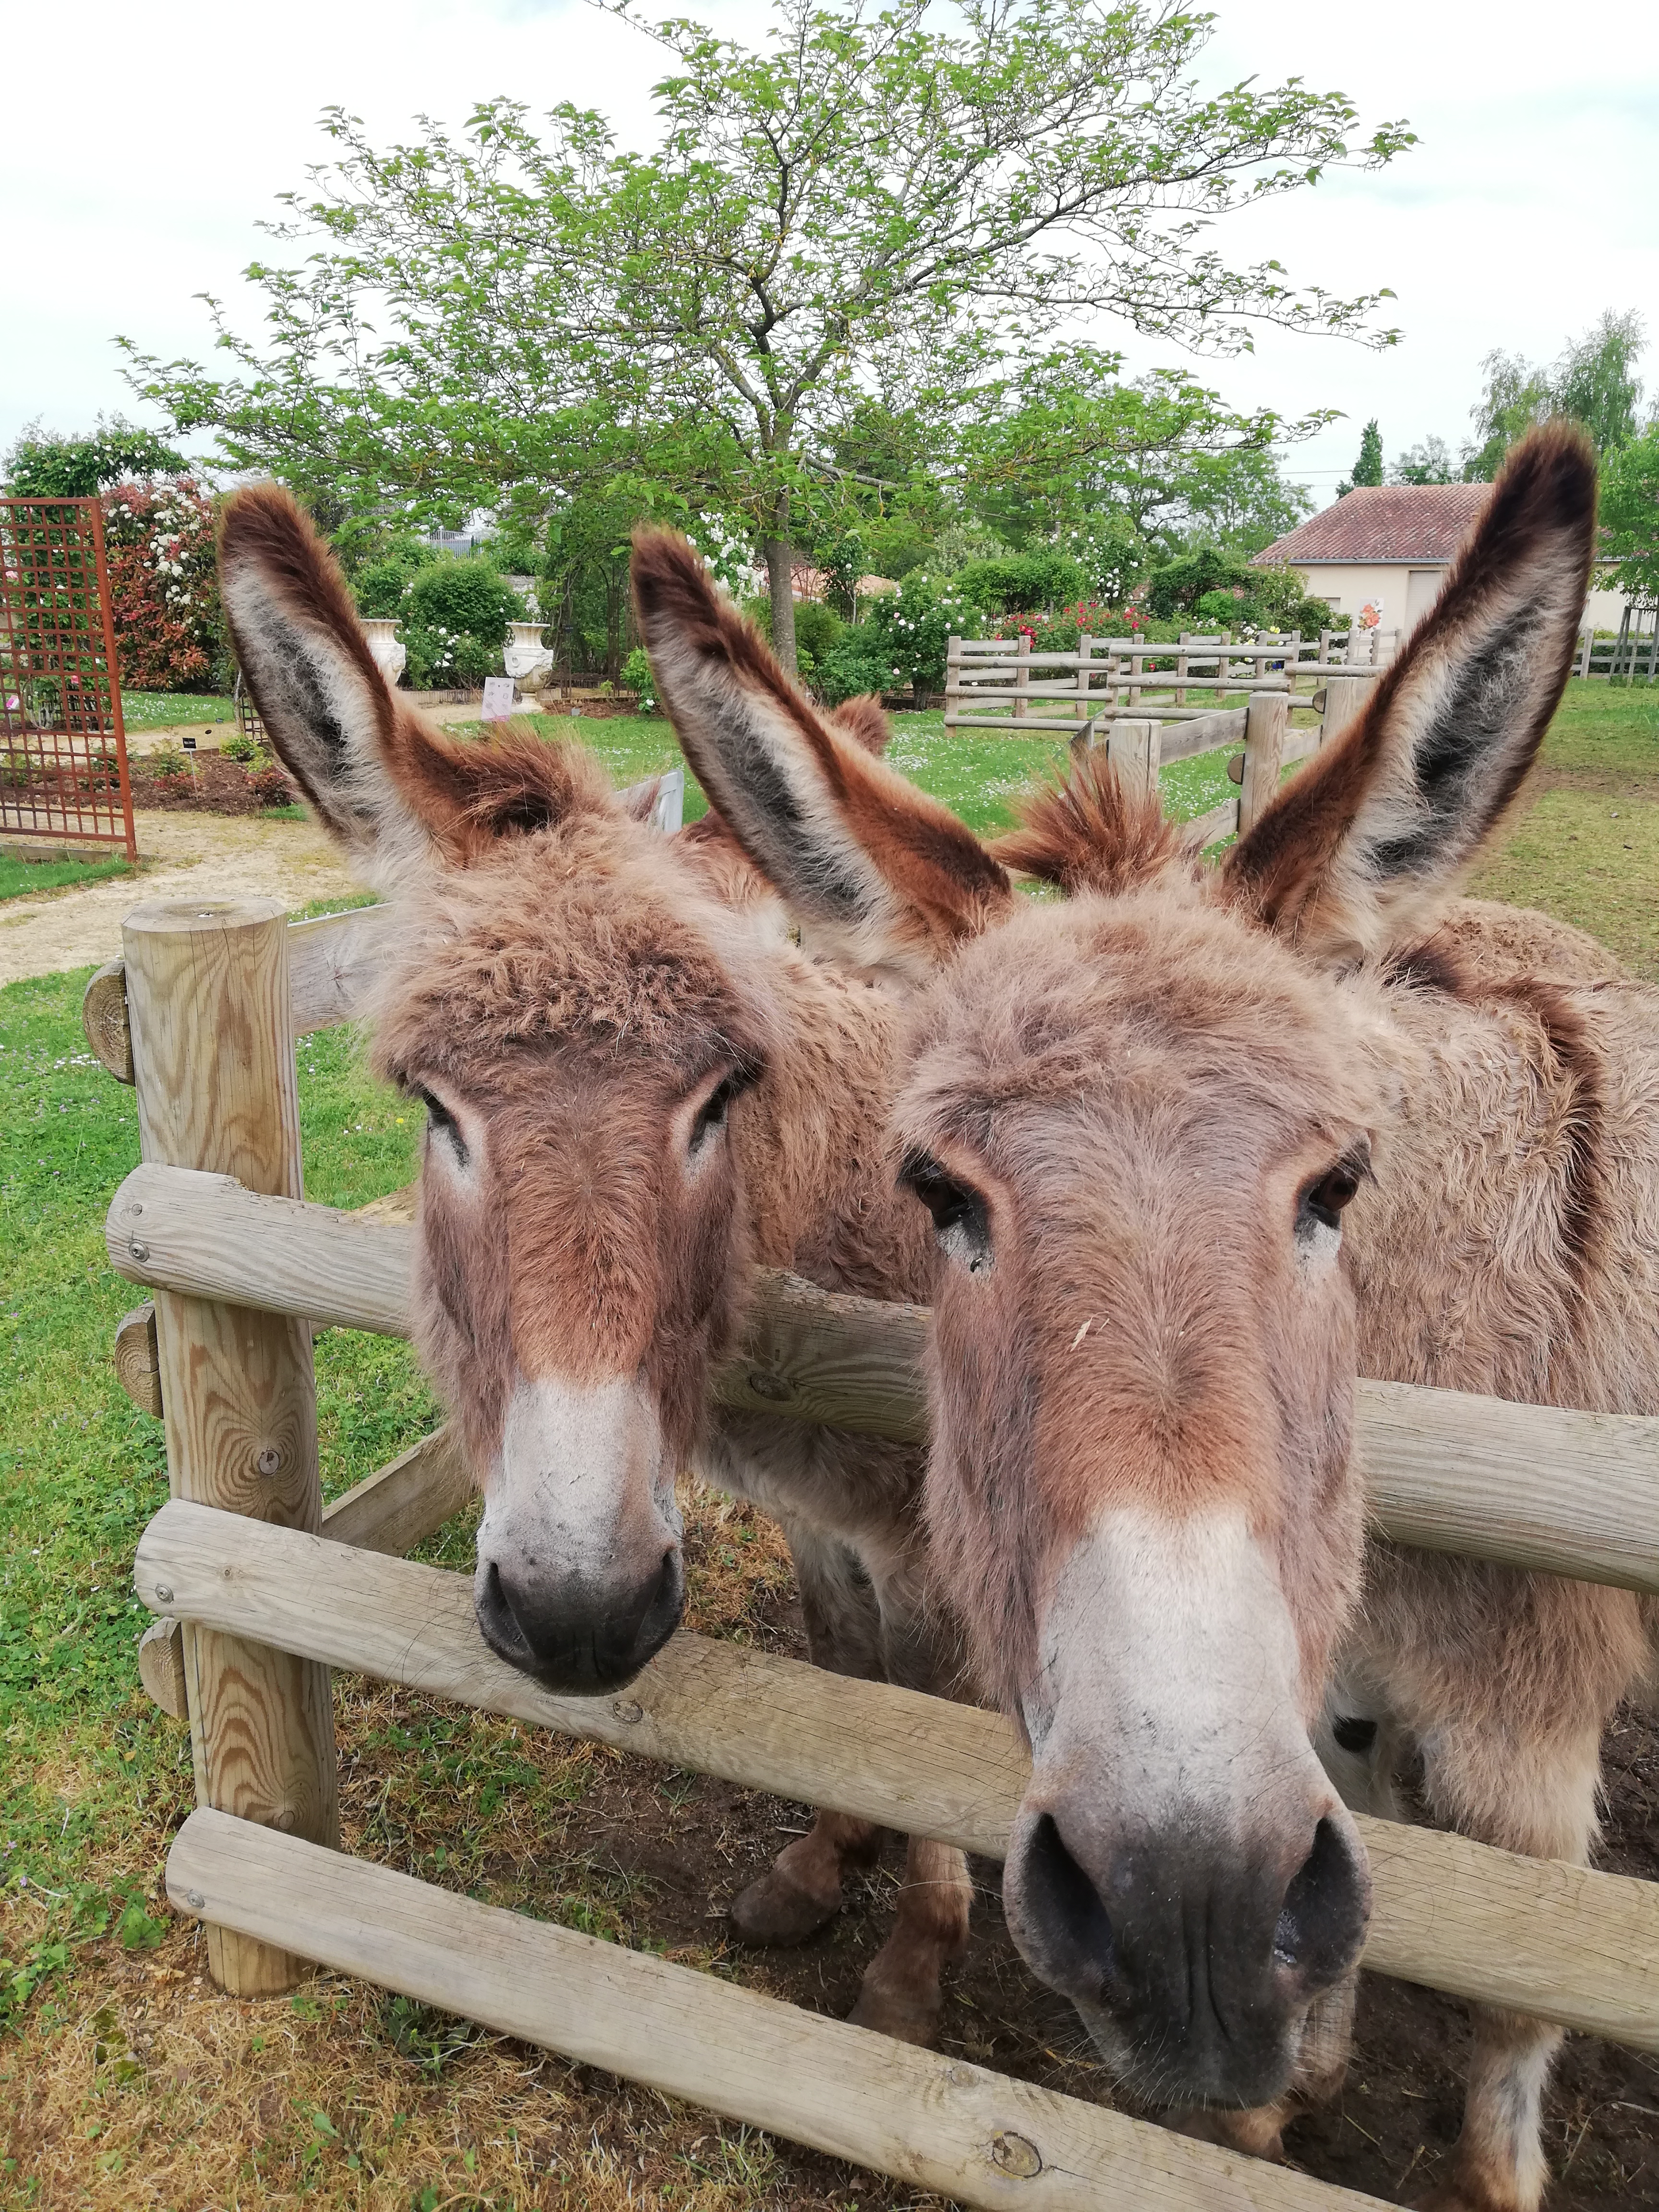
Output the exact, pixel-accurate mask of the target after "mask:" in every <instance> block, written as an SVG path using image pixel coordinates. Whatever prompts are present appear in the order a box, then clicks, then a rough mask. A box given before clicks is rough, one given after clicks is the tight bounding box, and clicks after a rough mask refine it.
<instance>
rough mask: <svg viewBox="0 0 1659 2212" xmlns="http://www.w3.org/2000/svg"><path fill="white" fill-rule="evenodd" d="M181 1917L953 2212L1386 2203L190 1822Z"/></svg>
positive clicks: (1245, 2211) (444, 1895)
mask: <svg viewBox="0 0 1659 2212" xmlns="http://www.w3.org/2000/svg"><path fill="white" fill-rule="evenodd" d="M167 1894H168V1897H169V1898H170V1899H171V1900H172V1902H173V1905H174V1906H175V1908H176V1909H177V1910H178V1911H180V1912H188V1913H191V1914H195V1915H197V1916H204V1915H209V1914H212V1915H216V1917H218V1918H219V1919H220V1920H221V1921H222V1922H228V1923H231V1924H233V1925H235V1926H239V1927H241V1928H244V1929H246V1930H247V1931H248V1932H249V1934H251V1935H255V1936H259V1937H261V1938H263V1939H264V1941H266V1942H284V1941H285V1942H296V1943H303V1944H304V1945H305V1947H306V1948H307V1951H308V1952H309V1954H310V1955H311V1956H312V1957H313V1958H314V1959H315V1960H317V1961H318V1962H319V1964H320V1965H323V1966H330V1967H331V1968H333V1969H334V1971H335V1972H339V1973H345V1974H354V1975H357V1976H360V1977H362V1978H363V1979H365V1980H368V1981H371V1982H375V1983H378V1984H380V1985H381V1986H383V1987H385V1988H387V1989H392V1990H400V1991H401V1992H402V1993H403V1994H404V1996H410V1997H414V1998H416V1999H417V2000H418V2001H419V2002H421V2003H422V2004H429V2005H435V2006H437V2007H439V2008H441V2009H442V2010H443V2011H445V2012H452V2013H459V2014H460V2015H462V2016H463V2017H465V2018H467V2019H471V2020H476V2021H481V2022H482V2023H483V2025H484V2026H485V2027H489V2028H492V2029H494V2030H495V2032H496V2033H500V2034H503V2035H515V2036H519V2037H521V2038H522V2039H524V2040H525V2041H526V2042H529V2043H534V2044H538V2045H541V2046H543V2047H544V2049H546V2050H550V2051H556V2052H558V2053H559V2054H560V2055H561V2056H562V2057H568V2058H574V2059H578V2060H580V2061H581V2062H582V2063H584V2064H586V2065H589V2066H599V2067H603V2068H605V2069H606V2070H607V2071H609V2072H611V2073H613V2074H620V2075H623V2077H624V2078H625V2079H628V2080H630V2081H643V2082H645V2083H647V2085H648V2086H650V2087H653V2088H654V2089H658V2090H660V2091H662V2092H663V2093H665V2095H668V2096H672V2097H680V2098H684V2099H685V2100H687V2101H688V2102H689V2103H691V2104H694V2105H701V2106H706V2107H707V2108H708V2109H709V2110H710V2111H712V2112H720V2113H722V2114H724V2115H725V2116H726V2118H731V2119H734V2120H738V2121H741V2122H743V2123H744V2124H746V2125H749V2126H751V2127H760V2128H768V2129H770V2130H772V2131H773V2132H774V2133H775V2134H777V2135H781V2136H787V2137H788V2138H789V2139H790V2140H791V2141H792V2142H801V2143H806V2144H809V2145H811V2148H814V2149H816V2150H821V2151H824V2152H827V2153H828V2154H829V2155H831V2156H832V2157H836V2158H843V2159H850V2160H854V2162H855V2163H857V2164H859V2165H861V2166H872V2167H874V2168H875V2169H876V2171H877V2172H882V2173H889V2174H892V2175H895V2176H896V2178H897V2179H900V2180H901V2181H903V2182H905V2183H907V2184H908V2185H910V2186H912V2187H914V2188H917V2189H925V2190H931V2191H937V2192H938V2193H939V2194H940V2195H941V2196H943V2197H947V2198H949V2199H951V2201H953V2202H954V2203H959V2204H970V2205H975V2206H984V2207H987V2208H990V2212H1008V2208H1014V2207H1030V2208H1032V2212H1197V2208H1200V2207H1202V2208H1203V2212H1341V2208H1349V2207H1352V2208H1353V2212H1362V2208H1364V2207H1367V2206H1370V2207H1373V2208H1376V2206H1377V2200H1376V2198H1374V2197H1361V2196H1358V2195H1357V2194H1355V2193H1354V2192H1353V2191H1349V2190H1345V2189H1338V2188H1334V2187H1332V2186H1330V2185H1327V2184H1325V2183H1322V2182H1316V2181H1313V2180H1310V2179H1309V2178H1308V2177H1307V2176H1306V2175H1304V2174H1299V2173H1295V2172H1291V2170H1290V2169H1289V2168H1288V2167H1285V2166H1268V2165H1265V2164H1263V2163H1261V2162H1260V2161H1258V2160H1252V2159H1247V2158H1242V2157H1240V2156H1238V2155H1237V2154H1234V2153H1231V2152H1228V2151H1224V2150H1219V2149H1216V2148H1212V2146H1210V2145H1209V2144H1206V2143H1198V2142H1190V2141H1188V2139H1187V2138H1186V2137H1184V2136H1176V2135H1171V2134H1170V2133H1168V2132H1166V2131H1165V2130H1163V2129H1161V2128H1158V2127H1154V2126H1152V2124H1150V2123H1149V2122H1147V2121H1145V2120H1133V2119H1129V2118H1127V2117H1125V2116H1124V2115H1123V2114H1121V2113H1119V2112H1109V2111H1107V2110H1106V2109H1105V2108H1104V2107H1103V2106H1099V2105H1092V2104H1087V2103H1085V2102H1084V2101H1083V2100H1080V2099H1077V2098H1071V2097H1063V2096H1060V2095H1058V2094H1056V2093H1055V2092H1054V2091H1053V2090H1049V2089H1041V2088H1037V2087H1035V2086H1033V2085H1032V2084H1030V2083H1029V2082H1024V2081H1012V2080H1010V2079H1009V2078H1007V2077H1006V2075H997V2074H992V2073H989V2072H987V2070H986V2069H984V2068H982V2067H978V2066H974V2065H970V2064H969V2063H967V2062H966V2061H965V2060H963V2059H959V2058H950V2057H945V2056H944V2055H942V2054H941V2053H939V2052H936V2051H918V2050H915V2049H914V2048H913V2047H912V2046H911V2045H908V2044H902V2043H895V2042H892V2041H890V2039H888V2038H887V2037H885V2036H880V2035H874V2034H872V2033H870V2032H869V2031H868V2030H866V2029H864V2028H859V2027H851V2026H849V2025H848V2023H847V2022H846V2021H834V2020H823V2019H819V2018H817V2016H816V2015H812V2014H811V2013H805V2012H801V2011H799V2010H798V2009H797V2008H795V2007H794V2006H793V2005H788V2004H783V2003H781V2002H779V2001H778V1999H776V1998H775V1997H767V1996H757V1994H755V1993H754V1992H753V1991H751V1990H742V1989H737V1988H734V1987H733V1986H732V1984H730V1983H728V1982H723V1981H720V1980H719V1979H717V1978H715V1977H714V1976H713V1975H711V1974H700V1973H697V1972H695V1971H694V1970H693V1969H692V1968H690V1967H689V1966H675V1965H672V1964H671V1963H670V1962H669V1961H668V1960H663V1959H656V1958H653V1957H651V1956H649V1955H648V1954H645V1953H643V1952H639V1951H630V1950H627V1949H624V1948H623V1947H622V1946H621V1945H619V1944H616V1943H605V1942H599V1940H598V1939H597V1938H596V1937H594V1936H582V1935H579V1934H577V1933H576V1931H575V1930H574V1929H568V1928H558V1927H554V1926H551V1925H550V1924H549V1923H546V1922H544V1921H534V1920H529V1919H526V1918H525V1917H523V1916H522V1915H521V1914H519V1913H514V1912H507V1911H503V1910H502V1909H501V1907H500V1906H499V1905H479V1904H477V1903H476V1902H474V1901H473V1900H472V1899H470V1898H464V1897H457V1896H455V1895H453V1894H452V1893H449V1892H448V1891H446V1890H441V1889H438V1888H436V1887H434V1886H433V1885H431V1884H430V1883H427V1882H422V1881H416V1880H415V1879H414V1878H413V1876H411V1875H402V1874H396V1873H393V1872H392V1870H391V1869H389V1868H386V1867H377V1866H371V1865H369V1864H368V1863H366V1862H365V1861H363V1860H362V1859H354V1858H348V1857H343V1856H341V1855H340V1854H337V1853H332V1852H327V1851H323V1850H319V1849H318V1848H317V1847H316V1845H314V1844H303V1843H300V1842H297V1841H295V1839H294V1838H290V1837H285V1836H273V1835H271V1834H270V1833H269V1832H267V1831H265V1830H263V1829H259V1828H255V1827H249V1826H246V1825H245V1824H242V1823H240V1822H237V1821H234V1820H228V1819H227V1818H226V1817H225V1816H224V1815H223V1814H214V1813H192V1814H191V1816H190V1818H189V1820H186V1821H185V1825H184V1826H183V1828H182V1829H181V1830H180V1831H179V1835H178V1837H177V1838H176V1840H175V1841H174V1843H173V1848H172V1850H171V1851H170V1852H169V1853H168V1856H167Z"/></svg>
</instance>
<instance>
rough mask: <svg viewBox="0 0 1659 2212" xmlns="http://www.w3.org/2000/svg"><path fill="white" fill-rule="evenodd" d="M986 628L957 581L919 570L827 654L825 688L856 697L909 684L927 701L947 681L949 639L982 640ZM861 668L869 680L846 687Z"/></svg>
mask: <svg viewBox="0 0 1659 2212" xmlns="http://www.w3.org/2000/svg"><path fill="white" fill-rule="evenodd" d="M981 628H982V623H981V617H980V615H979V611H978V610H977V609H976V608H975V606H974V605H972V604H971V603H970V602H969V600H968V599H967V598H966V597H964V595H963V592H960V591H959V590H958V589H957V585H956V582H955V580H954V579H953V578H947V579H946V580H945V581H943V582H939V581H936V580H934V579H933V577H931V576H928V575H927V574H924V573H923V572H922V571H921V569H919V568H913V569H912V570H911V572H910V574H908V576H907V577H905V579H904V580H903V582H902V583H901V584H900V586H899V587H898V589H897V591H896V592H886V593H884V595H883V597H882V598H880V599H878V600H877V601H876V603H875V605H873V606H872V608H871V610H870V612H869V614H868V616H867V617H866V618H865V620H864V621H863V622H861V623H860V624H859V625H858V627H857V628H856V629H852V630H849V631H848V633H847V635H846V637H845V638H843V639H842V641H841V642H840V643H839V644H837V645H836V647H835V648H834V650H833V651H832V652H831V653H829V654H828V655H827V656H826V658H825V661H824V665H823V670H822V677H823V684H824V689H825V690H826V691H829V690H831V689H832V688H833V689H834V690H835V692H836V696H838V697H840V698H850V697H851V696H853V693H854V690H881V691H896V690H902V689H903V688H904V687H905V686H907V685H908V687H909V689H910V690H911V691H912V692H913V693H914V695H915V697H916V698H917V699H918V700H921V698H923V697H924V696H926V694H927V692H929V691H936V690H938V689H939V686H940V685H941V684H943V683H944V681H945V645H946V643H947V641H949V640H950V639H951V638H952V637H975V636H978V635H980V633H981ZM855 667H856V669H857V671H859V673H860V676H861V677H862V678H864V679H865V680H863V681H861V682H860V683H858V684H851V685H847V686H846V687H845V688H843V685H844V679H845V678H846V677H847V676H848V675H850V674H851V673H852V672H853V671H854V668H855ZM878 679H879V680H878Z"/></svg>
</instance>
